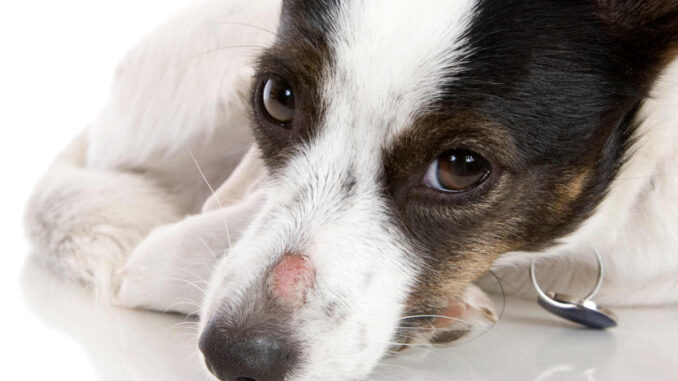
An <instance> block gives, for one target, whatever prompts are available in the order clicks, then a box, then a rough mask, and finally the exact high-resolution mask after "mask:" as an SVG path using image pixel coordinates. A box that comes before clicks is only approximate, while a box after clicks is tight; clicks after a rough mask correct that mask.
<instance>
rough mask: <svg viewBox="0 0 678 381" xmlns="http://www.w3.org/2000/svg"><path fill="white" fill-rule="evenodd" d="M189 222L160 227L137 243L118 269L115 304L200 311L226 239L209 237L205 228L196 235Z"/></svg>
mask: <svg viewBox="0 0 678 381" xmlns="http://www.w3.org/2000/svg"><path fill="white" fill-rule="evenodd" d="M185 225H186V222H185V221H184V222H182V223H178V224H174V225H167V226H162V227H160V228H157V229H155V230H154V231H153V232H152V233H151V234H150V235H149V236H148V237H147V238H146V239H145V240H144V241H143V242H141V244H139V246H137V248H136V249H135V250H134V251H133V252H132V255H131V256H130V257H129V259H128V260H127V263H126V264H125V265H124V266H123V267H122V268H121V269H120V270H119V271H118V273H117V277H116V282H115V283H116V285H117V288H116V292H115V295H114V299H113V302H114V304H116V305H118V306H121V307H127V308H143V309H151V310H156V311H162V312H179V313H183V314H187V315H193V314H197V312H198V310H199V309H200V302H201V300H202V296H203V293H204V290H205V289H206V288H207V279H209V276H210V273H211V269H212V268H213V267H214V265H215V263H216V262H217V261H218V260H219V259H220V257H221V256H222V255H223V253H224V249H225V246H224V245H226V243H225V242H215V240H214V239H212V240H210V241H207V240H208V239H209V238H208V237H205V238H202V237H201V236H200V234H202V233H201V232H196V233H195V234H196V235H195V236H193V235H192V234H191V233H190V231H187V229H186V228H185V227H186V226H185ZM222 229H223V227H222ZM189 230H190V229H189ZM224 236H225V234H224ZM223 241H225V238H224V239H223Z"/></svg>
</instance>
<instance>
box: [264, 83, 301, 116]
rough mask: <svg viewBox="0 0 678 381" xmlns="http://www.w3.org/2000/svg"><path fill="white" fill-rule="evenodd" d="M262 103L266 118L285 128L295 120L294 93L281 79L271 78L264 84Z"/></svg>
mask: <svg viewBox="0 0 678 381" xmlns="http://www.w3.org/2000/svg"><path fill="white" fill-rule="evenodd" d="M262 101H263V105H264V111H265V112H266V114H267V115H266V116H267V117H268V118H269V119H270V120H271V121H272V122H274V123H277V124H280V125H281V126H283V127H285V126H286V125H288V124H289V123H291V122H292V120H293V119H294V106H295V105H294V91H293V90H292V86H291V85H290V84H289V83H288V82H287V81H285V80H284V79H281V78H270V79H268V80H267V81H266V82H265V83H264V88H263V91H262Z"/></svg>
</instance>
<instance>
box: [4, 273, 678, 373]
mask: <svg viewBox="0 0 678 381" xmlns="http://www.w3.org/2000/svg"><path fill="white" fill-rule="evenodd" d="M20 289H21V294H22V296H21V297H22V299H24V301H25V303H26V304H25V305H23V306H17V307H16V308H15V309H14V311H13V312H14V314H13V318H14V319H13V320H16V318H17V317H21V318H20V319H19V320H21V321H22V323H19V324H20V325H19V326H14V324H17V322H16V321H15V323H14V324H12V326H14V329H16V330H20V331H23V332H24V333H25V334H19V335H15V336H13V337H14V339H15V340H16V341H17V342H15V343H12V344H15V345H16V348H25V349H26V350H27V352H23V351H21V352H23V356H26V355H28V356H30V358H31V359H33V360H32V361H34V363H33V364H32V365H30V366H28V367H27V368H26V369H23V370H22V372H24V374H25V375H26V377H25V378H24V379H27V380H33V379H39V378H41V377H43V376H46V377H49V379H52V380H81V379H82V380H85V379H87V380H110V381H113V380H144V381H145V380H149V381H150V380H168V381H169V380H177V381H179V380H182V381H191V380H204V379H209V378H208V377H206V376H205V375H204V373H202V367H201V366H200V361H201V357H200V355H199V354H198V353H197V352H196V350H197V347H196V345H195V335H194V332H195V331H194V326H195V325H194V323H193V322H192V321H191V320H187V319H185V318H184V317H181V316H176V315H162V314H159V313H152V312H144V311H129V310H124V309H117V308H112V307H97V304H96V303H95V301H94V300H93V298H92V296H91V295H90V294H89V293H88V292H86V291H85V290H83V289H82V288H80V287H79V286H76V285H73V284H69V283H66V282H64V281H62V280H61V279H60V278H59V277H57V276H56V275H55V274H53V273H52V272H51V271H49V270H48V269H45V268H44V267H43V266H42V265H40V264H39V263H37V262H36V261H32V260H30V261H28V262H27V263H26V264H25V265H24V266H23V269H22V271H21V274H20ZM617 312H618V313H619V315H620V326H619V327H618V328H616V329H613V330H610V331H609V332H602V331H593V330H587V329H582V328H578V327H576V326H574V325H571V324H569V323H567V322H564V321H561V320H559V319H558V318H556V317H551V316H550V315H548V314H547V313H546V312H545V311H543V310H541V309H540V308H539V307H538V306H537V304H536V303H535V302H533V301H526V300H519V299H511V298H509V299H507V305H506V312H505V314H504V316H503V318H502V320H501V321H500V323H499V324H498V325H497V326H496V327H494V329H492V330H490V331H488V332H486V333H485V334H483V335H482V336H478V337H477V338H472V339H471V340H466V342H464V343H461V344H457V345H454V346H452V347H449V348H442V349H441V348H436V349H419V350H413V351H411V352H405V354H403V355H399V356H398V357H396V358H390V359H387V360H385V361H384V363H383V365H382V366H380V367H379V369H378V371H377V372H376V374H375V375H374V376H373V377H372V380H375V381H376V380H379V381H381V380H384V381H385V380H403V381H404V380H429V381H437V380H440V381H442V380H535V381H536V380H588V381H592V380H614V381H624V380H675V379H676V375H678V344H677V343H678V331H677V330H676V329H675V324H676V322H678V308H664V309H662V308H657V309H642V310H619V311H617ZM4 344H5V345H6V344H7V343H4ZM55 355H57V356H58V358H59V359H61V360H60V363H59V364H52V366H51V367H45V365H44V362H43V359H44V358H50V357H53V356H55ZM10 369H11V365H10ZM4 371H5V369H3V370H0V372H4ZM1 374H2V373H0V375H1ZM74 376H75V377H74ZM3 379H5V378H4V377H3Z"/></svg>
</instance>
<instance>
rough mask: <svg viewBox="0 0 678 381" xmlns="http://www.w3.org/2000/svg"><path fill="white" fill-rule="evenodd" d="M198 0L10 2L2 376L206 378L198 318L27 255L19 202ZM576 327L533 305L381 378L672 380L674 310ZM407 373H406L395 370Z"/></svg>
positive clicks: (0, 286)
mask: <svg viewBox="0 0 678 381" xmlns="http://www.w3.org/2000/svg"><path fill="white" fill-rule="evenodd" d="M191 2H192V1H191V0H116V1H95V0H89V1H85V0H34V1H30V0H22V1H11V2H10V1H8V0H4V1H3V2H2V3H0V134H1V136H0V179H2V180H0V181H1V183H0V189H1V191H0V192H2V193H0V196H1V198H0V206H1V208H2V209H0V212H1V213H0V228H1V230H0V232H1V233H2V244H3V250H2V254H1V255H0V258H1V259H0V260H1V261H2V262H1V263H2V264H1V265H0V297H1V299H0V306H1V308H2V310H1V311H0V319H1V320H0V359H1V360H0V379H2V380H41V379H49V380H74V381H79V380H111V381H113V380H177V381H179V380H184V381H193V380H202V379H205V378H206V377H205V376H203V375H202V373H201V367H200V365H199V360H200V359H199V356H198V355H197V354H196V349H197V348H196V347H195V345H194V342H193V341H194V338H193V337H192V336H191V334H190V333H191V323H190V322H189V323H188V324H182V321H183V318H180V317H176V316H163V315H160V314H155V313H148V312H139V311H126V310H116V309H111V308H107V307H100V306H97V305H96V303H94V302H93V301H92V297H91V295H89V294H88V293H87V292H85V291H84V290H82V289H81V288H79V287H78V286H75V285H70V284H66V283H64V282H63V281H61V280H60V279H59V278H58V277H56V276H55V275H54V274H52V273H51V272H49V271H47V270H45V269H44V268H42V267H41V266H39V265H38V264H36V263H34V262H31V261H28V262H27V258H28V254H29V250H30V249H29V246H28V244H27V243H26V241H25V239H24V238H23V237H24V235H23V231H22V226H21V215H22V210H23V207H24V204H25V201H26V198H27V197H28V195H29V193H30V191H31V189H32V187H33V185H34V184H35V182H36V181H37V180H38V178H39V176H40V174H41V173H42V171H43V170H44V169H45V168H46V166H47V165H48V163H49V161H50V160H51V158H52V157H53V156H54V155H55V154H56V153H57V152H58V151H59V150H60V149H61V148H62V147H63V146H64V145H65V144H66V143H67V142H68V141H69V140H70V139H71V138H72V137H73V136H74V135H75V134H76V133H77V132H78V131H80V130H81V129H82V128H84V126H85V125H86V124H87V122H88V121H89V120H91V119H92V117H93V116H94V115H95V113H96V112H97V111H98V110H99V109H100V108H101V106H102V105H103V103H104V101H105V99H106V95H107V93H108V88H109V86H110V80H111V77H112V72H113V69H114V67H115V64H116V63H117V62H118V61H119V60H120V59H121V58H122V56H123V54H124V53H125V52H126V51H127V50H128V49H129V48H130V47H131V46H132V45H133V44H134V43H135V42H136V41H137V40H138V39H139V38H140V37H141V36H143V35H144V34H146V33H148V32H150V31H151V30H152V29H153V28H154V27H155V26H156V25H158V24H159V23H161V22H162V21H163V20H165V19H167V18H168V17H169V15H171V14H172V13H174V12H175V11H176V10H177V9H178V8H180V7H182V6H184V5H186V4H189V3H191ZM620 315H621V318H622V320H621V321H622V323H621V326H620V327H619V328H617V329H616V330H613V331H611V332H610V333H605V332H593V331H587V330H581V329H577V328H575V327H574V326H571V325H568V324H567V323H564V322H561V321H559V320H557V319H556V318H553V317H550V316H548V315H547V314H546V313H544V312H543V311H541V310H539V309H538V308H537V307H535V303H533V302H531V301H517V300H509V301H508V302H507V309H506V315H505V316H504V319H503V320H502V322H501V323H500V324H499V325H498V326H497V327H496V328H495V329H493V330H492V331H490V332H489V333H488V334H485V335H484V336H482V337H481V338H480V339H478V340H474V341H471V342H469V343H466V344H462V345H460V346H458V347H455V348H450V349H445V350H435V351H433V352H432V353H429V354H428V355H426V356H424V355H423V354H421V353H415V354H413V355H409V356H408V357H407V358H405V359H400V360H392V361H390V362H389V363H388V364H387V365H385V366H384V367H381V371H382V375H381V376H375V379H380V380H395V379H403V380H418V379H426V380H428V381H431V380H433V381H435V380H451V379H460V380H568V381H569V380H614V381H618V380H640V379H647V380H675V379H676V378H675V376H676V375H677V374H678V344H676V343H678V332H677V331H678V330H676V329H675V323H676V322H678V310H677V309H676V308H665V309H653V310H638V311H620ZM396 375H397V376H396Z"/></svg>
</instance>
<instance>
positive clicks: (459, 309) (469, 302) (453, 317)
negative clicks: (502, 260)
mask: <svg viewBox="0 0 678 381" xmlns="http://www.w3.org/2000/svg"><path fill="white" fill-rule="evenodd" d="M442 316H444V317H440V318H439V319H437V320H436V323H435V328H436V329H435V334H434V335H433V336H432V337H431V339H430V342H431V343H432V344H436V345H445V344H449V343H451V342H453V341H456V340H459V339H461V338H463V337H465V336H467V335H468V334H469V333H470V332H472V331H474V330H475V331H485V330H488V329H490V328H491V327H492V325H494V324H496V323H497V321H498V318H497V312H496V307H495V306H494V303H493V302H492V300H491V299H490V297H489V296H487V294H485V292H484V291H483V290H481V289H480V288H479V287H478V286H476V285H473V284H472V285H470V286H469V287H468V288H467V289H466V291H465V292H464V295H463V297H462V300H461V301H459V302H455V303H452V304H450V305H449V306H448V308H447V310H445V311H444V312H443V313H442Z"/></svg>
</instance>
